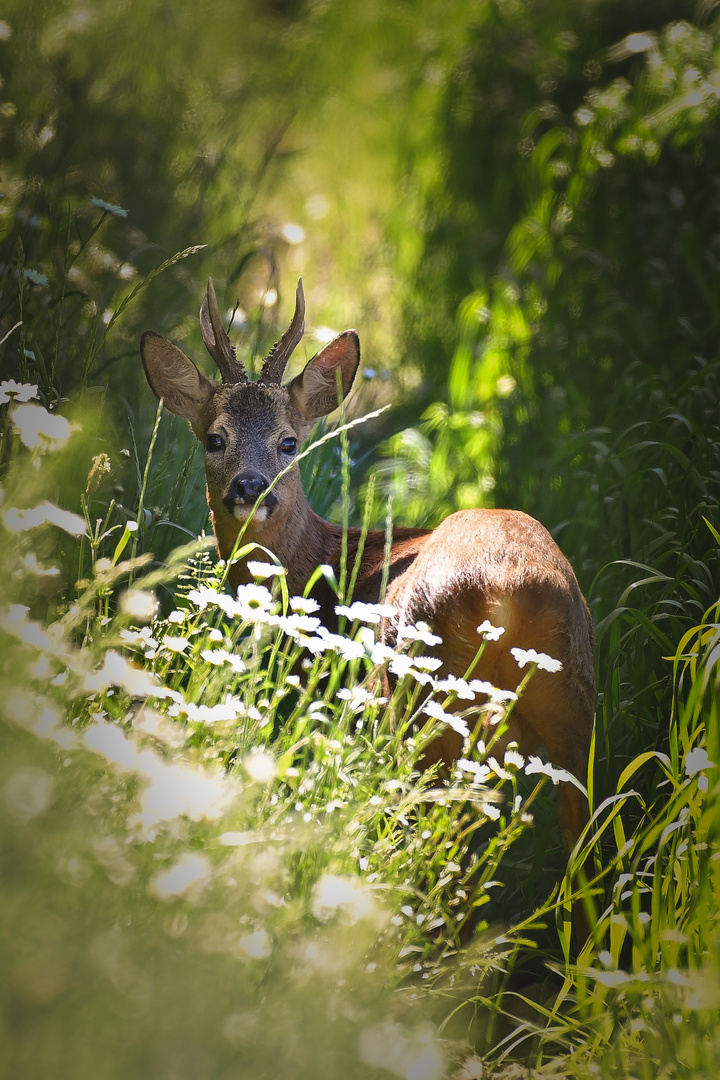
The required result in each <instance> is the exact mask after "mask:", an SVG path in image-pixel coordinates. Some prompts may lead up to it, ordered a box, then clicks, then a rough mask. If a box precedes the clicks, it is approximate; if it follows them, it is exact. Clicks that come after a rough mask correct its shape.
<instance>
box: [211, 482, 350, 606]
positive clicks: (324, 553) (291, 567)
mask: <svg viewBox="0 0 720 1080" xmlns="http://www.w3.org/2000/svg"><path fill="white" fill-rule="evenodd" d="M211 509H212V520H213V529H214V532H215V539H216V540H217V546H218V554H219V555H220V557H221V558H223V559H229V558H230V556H231V554H232V552H233V549H234V547H235V545H236V543H237V542H238V537H239V536H240V534H241V533H242V537H241V539H240V547H243V546H244V545H245V544H258V545H260V546H261V547H263V548H267V549H268V550H269V551H271V552H272V553H273V555H275V556H276V558H278V559H279V560H280V562H281V563H282V565H283V566H284V567H285V568H286V570H287V583H288V589H289V590H290V595H291V596H297V595H302V592H303V590H304V588H305V586H306V584H307V582H308V580H309V579H310V577H311V575H312V573H313V571H314V570H315V569H316V567H317V566H319V565H320V564H321V563H329V564H330V565H331V566H332V567H333V569H337V565H338V564H339V561H340V548H339V545H338V544H337V542H336V536H335V533H336V531H337V529H336V527H335V526H333V525H331V524H330V522H329V521H325V520H324V519H323V518H321V517H320V516H319V515H318V514H316V513H315V512H314V511H313V510H312V509H311V507H310V504H309V503H308V501H307V499H306V498H305V495H304V493H303V492H302V491H301V492H300V493H299V495H298V497H297V498H296V499H295V502H294V504H293V505H292V507H291V508H290V509H289V510H288V512H287V513H285V514H284V515H282V517H280V516H279V515H276V514H273V515H272V516H271V517H270V518H268V519H267V520H266V521H256V520H255V519H254V518H252V519H251V520H250V521H249V522H248V524H247V526H246V527H245V530H244V532H243V527H242V523H241V522H239V521H237V520H236V519H235V518H234V517H232V516H231V515H230V514H228V513H227V511H226V510H225V508H224V507H223V506H222V505H219V506H217V507H215V506H212V505H211ZM336 548H337V550H336ZM247 558H248V559H254V560H256V561H263V558H264V555H263V552H262V551H261V550H257V549H256V550H255V551H253V552H251V553H250V554H249V555H248V556H247ZM228 579H229V582H230V586H231V588H232V589H233V590H235V589H236V588H237V587H238V585H241V584H246V583H247V582H250V581H252V580H253V577H252V575H251V574H250V572H249V571H248V569H247V566H246V564H245V559H238V560H236V561H235V562H234V563H233V565H232V566H231V568H230V572H229V574H228Z"/></svg>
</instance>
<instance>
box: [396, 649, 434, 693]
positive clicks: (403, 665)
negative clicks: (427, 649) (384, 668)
mask: <svg viewBox="0 0 720 1080" xmlns="http://www.w3.org/2000/svg"><path fill="white" fill-rule="evenodd" d="M441 664H442V660H440V659H439V658H438V657H436V656H405V655H404V654H403V653H395V654H394V655H393V657H392V659H391V660H390V664H389V668H390V671H391V672H392V673H393V675H397V677H398V678H399V679H401V678H403V677H404V676H405V675H410V676H412V678H413V679H415V681H416V682H419V683H420V684H421V685H422V686H427V684H428V683H432V682H433V679H432V676H431V675H429V674H428V671H435V670H436V669H437V668H439V667H440V665H441Z"/></svg>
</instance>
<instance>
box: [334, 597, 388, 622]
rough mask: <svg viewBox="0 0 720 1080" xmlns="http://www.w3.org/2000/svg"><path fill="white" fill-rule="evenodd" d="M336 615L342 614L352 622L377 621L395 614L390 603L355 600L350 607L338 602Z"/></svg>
mask: <svg viewBox="0 0 720 1080" xmlns="http://www.w3.org/2000/svg"><path fill="white" fill-rule="evenodd" d="M335 614H336V615H344V616H345V617H346V618H348V619H350V620H352V621H353V622H355V621H357V622H366V623H371V624H375V623H379V622H380V620H381V619H383V618H387V619H389V618H391V617H392V616H393V615H394V614H395V608H394V607H392V606H391V605H390V604H363V603H362V602H361V601H360V600H355V601H354V602H353V603H352V604H351V605H350V607H346V606H345V605H344V604H339V605H338V606H337V607H336V608H335Z"/></svg>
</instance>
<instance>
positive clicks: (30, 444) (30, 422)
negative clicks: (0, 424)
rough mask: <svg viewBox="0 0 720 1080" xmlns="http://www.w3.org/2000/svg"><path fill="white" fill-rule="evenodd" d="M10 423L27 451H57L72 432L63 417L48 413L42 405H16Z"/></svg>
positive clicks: (68, 423)
mask: <svg viewBox="0 0 720 1080" xmlns="http://www.w3.org/2000/svg"><path fill="white" fill-rule="evenodd" d="M12 421H13V424H14V426H15V427H16V428H17V430H18V431H19V433H20V438H21V439H22V441H23V443H24V444H25V446H27V448H28V449H29V450H38V449H49V450H58V449H59V448H60V447H61V446H62V445H63V443H65V442H66V441H67V440H68V439H69V437H70V433H71V432H72V431H73V430H74V427H73V425H71V424H70V421H69V420H66V418H65V417H64V416H60V415H58V414H57V413H49V412H48V411H47V409H44V408H43V406H42V405H34V404H28V405H16V406H15V408H14V409H13V414H12Z"/></svg>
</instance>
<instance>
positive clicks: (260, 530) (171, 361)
mask: <svg viewBox="0 0 720 1080" xmlns="http://www.w3.org/2000/svg"><path fill="white" fill-rule="evenodd" d="M200 327H201V331H202V337H203V341H204V342H205V346H206V347H207V350H208V352H209V353H210V355H211V356H212V358H213V359H214V360H215V363H216V364H217V366H218V368H219V370H220V374H221V376H222V382H221V383H217V382H215V381H214V380H212V379H209V378H208V377H207V376H206V375H203V374H202V372H201V371H199V370H198V368H197V367H196V366H195V364H194V363H193V362H192V360H190V358H189V357H187V356H186V355H185V353H184V352H182V351H181V350H180V349H179V348H178V347H177V346H176V345H173V343H172V342H171V341H168V339H167V338H164V337H162V336H161V335H160V334H156V333H154V332H153V331H152V330H148V331H146V332H145V333H144V334H143V335H142V339H141V345H140V349H141V353H142V360H143V365H144V368H145V374H146V376H147V380H148V382H149V384H150V388H151V389H152V391H153V393H154V394H155V396H156V397H157V398H159V399H160V400H161V401H162V402H163V404H164V405H165V407H166V408H167V409H169V410H170V411H171V412H173V413H176V414H177V415H178V416H183V417H185V419H187V420H189V421H190V424H191V427H192V429H193V431H194V432H195V434H196V435H197V437H198V439H199V440H200V442H201V443H202V444H203V448H204V451H205V472H206V476H207V495H208V503H209V505H210V509H211V511H212V516H213V528H214V529H215V535H216V538H217V541H218V548H219V550H220V554H221V555H222V556H223V557H225V558H227V557H228V555H229V554H230V552H231V551H232V548H233V545H234V543H235V540H236V538H237V535H238V532H239V530H240V528H241V527H242V524H243V523H244V522H245V521H246V520H247V518H248V517H249V516H250V515H251V513H252V512H253V510H254V514H253V517H252V521H251V523H250V526H249V532H248V539H254V540H257V541H258V542H259V543H263V544H266V545H267V546H269V547H270V548H271V549H272V550H275V551H277V547H278V545H277V544H276V543H273V538H277V537H279V536H282V535H283V533H284V532H286V531H287V530H288V529H290V531H292V532H297V531H298V528H299V527H300V524H301V519H302V517H303V514H304V512H305V509H306V508H307V501H306V499H305V495H304V493H303V490H302V485H301V482H300V470H299V467H298V466H297V465H295V466H294V467H293V468H292V469H290V471H289V472H288V473H287V474H286V475H285V476H283V477H282V479H281V480H280V481H278V483H277V484H276V485H275V487H274V488H273V489H272V491H270V492H268V491H267V489H268V488H269V487H270V485H271V484H272V482H273V481H274V480H275V479H276V477H277V476H278V474H279V473H281V472H282V471H283V470H284V469H286V468H287V467H288V465H290V464H291V463H292V461H293V459H294V458H295V457H296V455H297V453H298V451H299V449H300V446H301V444H302V442H303V440H304V439H305V438H306V437H307V435H308V433H309V431H310V429H311V427H312V425H313V424H314V423H315V421H316V420H318V419H319V418H320V417H321V416H325V415H327V413H330V412H332V411H333V409H335V408H337V406H338V404H339V401H338V373H339V375H340V384H341V386H342V393H343V397H345V396H346V395H347V394H348V392H349V390H350V387H351V386H352V383H353V379H354V378H355V373H356V371H357V368H358V364H359V363H360V343H359V340H358V336H357V334H356V332H355V331H354V330H346V331H345V332H344V333H343V334H340V335H339V336H338V337H336V338H335V339H334V340H333V341H331V342H330V343H329V344H328V345H326V346H325V347H324V348H323V349H321V350H320V352H318V353H317V354H316V355H315V356H313V358H312V359H311V360H309V361H308V363H307V364H306V365H305V368H304V369H303V371H302V372H301V373H300V374H299V375H297V376H296V377H295V378H294V379H291V381H290V382H289V383H287V384H286V385H285V386H283V385H281V379H282V377H283V373H284V371H285V367H286V365H287V362H288V360H289V358H290V354H291V353H292V351H293V349H294V348H295V346H296V345H297V344H298V342H299V341H300V338H301V337H302V335H303V331H304V327H305V298H304V295H303V288H302V281H301V280H298V285H297V293H296V298H295V314H294V315H293V318H292V321H291V323H290V325H289V327H288V329H287V330H286V331H285V333H284V334H283V335H282V337H281V338H280V340H279V341H278V342H277V343H276V344H275V345H274V346H273V348H272V350H271V351H270V353H269V354H268V356H267V357H266V358H265V360H264V361H263V365H262V369H261V373H260V377H259V378H258V380H257V382H252V381H251V380H250V378H249V377H248V374H247V371H246V370H245V367H244V365H243V363H242V360H238V359H237V357H236V353H235V348H234V347H233V345H232V344H231V343H230V339H229V337H228V335H227V334H226V332H225V330H224V328H223V325H222V321H221V318H220V313H219V310H218V304H217V299H216V296H215V289H214V287H213V283H212V279H211V280H209V281H208V288H207V293H206V294H205V299H204V300H203V303H202V307H201V308H200ZM258 502H260V505H259V506H257V508H256V504H257V503H258ZM278 554H280V552H278Z"/></svg>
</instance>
